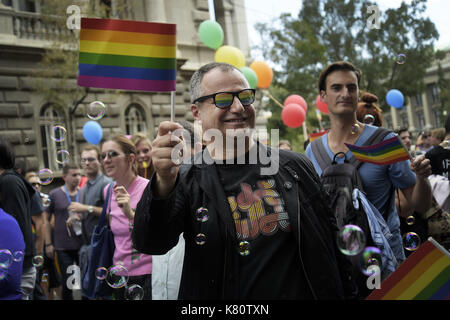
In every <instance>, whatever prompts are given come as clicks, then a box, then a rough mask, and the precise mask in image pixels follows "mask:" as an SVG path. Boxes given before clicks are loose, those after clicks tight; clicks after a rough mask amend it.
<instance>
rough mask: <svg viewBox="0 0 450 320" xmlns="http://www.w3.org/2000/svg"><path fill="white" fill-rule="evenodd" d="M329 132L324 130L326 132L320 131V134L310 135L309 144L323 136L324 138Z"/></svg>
mask: <svg viewBox="0 0 450 320" xmlns="http://www.w3.org/2000/svg"><path fill="white" fill-rule="evenodd" d="M327 132H328V130H324V131H320V132H314V133H310V134H309V142H310V143H311V142H313V141H314V140H316V139H318V138H320V137H321V136H323V135H324V134H325V133H327Z"/></svg>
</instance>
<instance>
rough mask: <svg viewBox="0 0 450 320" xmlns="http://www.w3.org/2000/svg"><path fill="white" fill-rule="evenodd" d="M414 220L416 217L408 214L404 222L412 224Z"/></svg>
mask: <svg viewBox="0 0 450 320" xmlns="http://www.w3.org/2000/svg"><path fill="white" fill-rule="evenodd" d="M415 221H416V218H414V216H409V217H407V218H406V224H407V225H408V226H411V225H413V224H414V222H415Z"/></svg>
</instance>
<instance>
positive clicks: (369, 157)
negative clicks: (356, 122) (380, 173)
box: [345, 136, 410, 165]
mask: <svg viewBox="0 0 450 320" xmlns="http://www.w3.org/2000/svg"><path fill="white" fill-rule="evenodd" d="M345 145H346V146H347V147H348V148H349V149H350V151H351V152H352V153H353V155H354V156H355V158H356V159H358V160H359V161H361V162H369V163H373V164H378V165H387V164H393V163H396V162H400V161H403V160H409V159H410V156H409V154H408V151H406V149H405V147H404V146H403V144H402V143H401V142H400V140H399V139H398V137H397V136H395V137H392V138H390V139H387V140H384V141H381V142H380V143H377V144H374V145H371V146H363V147H360V146H355V145H352V144H348V143H346V144H345Z"/></svg>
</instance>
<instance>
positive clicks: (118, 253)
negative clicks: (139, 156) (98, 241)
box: [104, 176, 152, 276]
mask: <svg viewBox="0 0 450 320" xmlns="http://www.w3.org/2000/svg"><path fill="white" fill-rule="evenodd" d="M148 182H149V180H147V179H145V178H142V177H139V176H138V177H137V178H136V180H134V181H133V183H132V184H131V185H130V186H129V188H128V190H127V192H128V193H129V194H130V203H131V208H132V209H136V206H137V204H138V202H139V200H141V196H142V193H143V192H144V189H145V187H146V186H147V184H148ZM114 185H115V184H114ZM107 190H108V186H106V187H105V189H104V194H105V197H106V193H107ZM110 214H111V230H112V232H113V234H114V243H115V245H116V250H115V251H114V258H113V263H114V265H117V264H122V265H123V266H124V267H125V268H126V269H127V270H128V275H130V276H139V275H144V274H151V273H152V256H151V255H147V254H143V253H139V252H138V251H137V250H136V249H134V248H132V247H131V230H132V227H130V220H129V219H128V218H127V216H126V215H125V214H124V213H123V212H122V210H121V209H120V208H119V206H118V205H117V202H116V196H115V194H114V192H112V195H111V213H110Z"/></svg>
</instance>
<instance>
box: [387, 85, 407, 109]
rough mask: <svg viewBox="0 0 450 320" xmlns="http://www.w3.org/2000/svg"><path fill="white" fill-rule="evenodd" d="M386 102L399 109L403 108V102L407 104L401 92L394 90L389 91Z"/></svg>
mask: <svg viewBox="0 0 450 320" xmlns="http://www.w3.org/2000/svg"><path fill="white" fill-rule="evenodd" d="M386 102H387V103H388V105H390V106H391V107H394V108H396V109H399V108H401V107H402V106H403V102H405V99H404V98H403V94H402V93H401V92H400V91H399V90H397V89H392V90H389V91H388V93H387V94H386Z"/></svg>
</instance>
